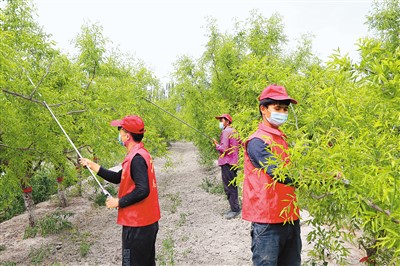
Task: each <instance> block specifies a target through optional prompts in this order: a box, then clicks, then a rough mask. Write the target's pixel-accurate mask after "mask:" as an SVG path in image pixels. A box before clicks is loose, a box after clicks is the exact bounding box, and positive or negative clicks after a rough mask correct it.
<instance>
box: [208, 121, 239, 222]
mask: <svg viewBox="0 0 400 266" xmlns="http://www.w3.org/2000/svg"><path fill="white" fill-rule="evenodd" d="M215 118H216V119H218V120H219V127H220V129H221V130H222V132H221V136H220V142H219V143H218V141H216V140H215V139H214V144H215V149H216V150H217V151H218V152H219V154H220V156H219V158H218V165H219V166H220V167H221V174H222V183H223V184H224V191H225V194H226V196H227V198H228V201H229V205H230V210H229V211H228V212H227V213H226V214H225V218H226V219H232V218H235V217H237V216H238V215H239V214H240V206H239V199H238V189H237V185H236V180H234V179H235V177H236V176H237V163H238V149H239V139H238V135H237V132H236V130H235V129H233V128H232V126H231V124H232V117H231V116H230V115H229V114H222V115H220V116H216V117H215Z"/></svg>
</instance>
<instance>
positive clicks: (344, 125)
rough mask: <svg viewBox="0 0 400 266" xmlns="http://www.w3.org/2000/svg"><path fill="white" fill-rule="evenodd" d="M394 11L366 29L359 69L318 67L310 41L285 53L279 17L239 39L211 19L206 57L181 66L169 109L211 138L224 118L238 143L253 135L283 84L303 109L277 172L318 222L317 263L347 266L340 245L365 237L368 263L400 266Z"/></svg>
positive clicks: (374, 17)
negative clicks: (262, 97) (273, 89)
mask: <svg viewBox="0 0 400 266" xmlns="http://www.w3.org/2000/svg"><path fill="white" fill-rule="evenodd" d="M398 8H399V3H398V1H385V2H384V3H382V2H376V3H375V9H374V11H373V12H372V13H371V14H370V16H369V17H368V21H367V22H368V23H369V25H370V28H371V29H375V30H377V37H376V38H371V37H370V38H365V39H361V40H360V41H359V44H358V47H359V51H360V57H361V59H360V61H359V62H353V61H352V60H351V59H350V58H349V57H347V56H346V55H341V54H340V53H339V52H334V53H333V54H332V56H331V59H330V60H329V61H328V62H326V63H325V64H322V62H321V61H320V60H319V59H318V58H316V57H315V56H314V55H313V53H312V36H309V35H302V36H301V37H300V39H299V42H298V46H297V48H296V49H295V50H294V51H291V52H290V51H288V50H287V49H284V48H285V44H286V41H287V37H286V36H285V34H284V31H283V30H284V27H283V22H282V19H281V18H280V17H279V15H273V16H271V17H270V18H264V17H262V15H260V14H259V13H257V12H252V13H251V15H250V18H249V19H248V20H247V21H246V22H244V23H240V22H239V23H236V25H235V28H234V29H233V32H234V33H233V34H230V33H221V32H220V31H219V30H218V27H217V25H216V22H215V21H213V20H211V21H209V26H208V33H209V35H208V36H209V39H208V43H207V45H206V49H205V51H204V53H203V56H202V57H201V58H200V59H199V60H195V59H193V58H188V57H181V59H180V60H178V62H177V63H176V71H175V74H174V86H173V87H172V89H171V92H170V93H169V103H170V104H173V105H174V106H175V108H174V109H175V110H178V112H177V115H179V116H180V117H181V118H183V119H186V120H187V121H190V122H191V123H192V124H193V125H195V127H196V128H198V129H200V130H201V131H203V132H206V133H207V134H210V135H211V136H213V137H215V138H217V137H218V134H219V133H218V129H217V122H216V120H215V119H214V116H216V115H219V114H221V113H230V114H231V115H232V116H233V126H234V128H236V129H237V130H238V131H239V133H240V135H241V136H242V139H245V138H246V137H247V136H249V135H250V134H251V133H252V132H253V131H254V130H255V129H256V128H257V124H258V123H259V121H260V119H259V118H260V116H259V113H258V105H257V97H258V95H259V94H260V92H261V91H262V89H263V88H264V87H266V85H268V84H270V83H277V84H281V85H284V86H285V87H286V88H287V89H288V90H289V93H290V95H292V96H293V97H294V98H295V99H297V100H298V101H299V103H300V104H299V105H298V106H293V108H291V112H290V119H289V122H288V123H287V124H286V125H285V126H284V128H283V130H284V132H285V133H286V134H287V135H288V137H289V141H290V154H291V158H292V163H291V164H290V166H289V167H287V168H286V169H278V170H277V171H278V172H277V173H278V174H289V175H290V176H292V177H293V178H294V179H295V180H296V182H297V183H298V195H299V199H300V207H301V208H303V209H306V210H308V211H309V212H310V214H311V215H312V217H313V218H312V220H311V221H310V223H312V225H313V226H314V228H315V230H314V231H313V232H311V233H310V235H309V240H310V241H313V242H314V243H315V250H313V252H312V253H313V254H312V255H314V257H315V260H316V261H320V262H322V261H327V260H335V261H336V262H337V263H340V264H344V263H345V262H346V256H347V255H348V251H347V250H346V248H345V247H343V245H342V243H341V242H340V238H342V239H343V238H344V239H353V238H355V236H356V235H359V234H361V235H362V236H361V237H359V238H357V241H358V242H359V243H360V246H362V247H364V249H365V251H366V253H367V256H368V258H367V259H365V260H368V262H370V263H372V264H374V263H375V264H378V265H382V264H396V263H398V262H399V258H400V256H399V255H400V253H399V252H400V242H399V240H400V239H399V236H400V231H399V229H398V228H399V221H400V219H399V218H400V217H399V216H400V209H399V204H400V199H399V196H398V194H399V193H398V186H399V165H400V164H399V158H400V154H399V150H400V143H399V139H400V138H399V137H400V136H399V134H400V131H399V125H400V116H399V113H400V112H399V111H400V110H399V108H400V105H399V104H398V102H399V90H398V88H399V86H400V83H399V70H400V66H399V62H400V61H399V48H398V47H399V45H398V44H396V43H398V32H399V31H398V19H397V17H398V13H399V12H397V11H398ZM188 136H189V138H191V139H193V140H194V142H195V143H196V144H197V145H198V147H199V148H200V151H201V153H202V158H203V159H205V160H206V161H207V160H208V161H212V160H215V158H217V154H216V153H215V151H214V148H213V147H212V145H211V143H210V141H209V140H207V139H206V138H204V137H203V136H201V135H200V134H195V133H194V132H190V133H189V132H188ZM241 164H242V162H241V163H239V167H240V165H241ZM240 178H243V177H242V176H241V177H239V179H240ZM332 254H334V255H332ZM328 256H330V257H329V258H328Z"/></svg>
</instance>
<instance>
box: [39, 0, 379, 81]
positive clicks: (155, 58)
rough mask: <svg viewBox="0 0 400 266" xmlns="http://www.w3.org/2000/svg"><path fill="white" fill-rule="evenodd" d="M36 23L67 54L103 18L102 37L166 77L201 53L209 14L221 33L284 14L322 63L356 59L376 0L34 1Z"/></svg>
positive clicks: (293, 33) (291, 32) (288, 29)
mask: <svg viewBox="0 0 400 266" xmlns="http://www.w3.org/2000/svg"><path fill="white" fill-rule="evenodd" d="M34 2H35V4H36V7H37V9H38V10H37V11H38V16H39V17H38V21H39V23H40V24H41V25H42V26H43V27H44V30H45V32H46V33H49V34H52V35H53V37H52V38H53V40H55V41H56V42H57V47H59V48H60V49H61V50H63V51H64V52H69V53H71V52H72V51H73V46H72V45H71V44H70V42H71V40H72V39H73V38H74V37H76V35H77V34H78V33H79V32H80V28H81V26H82V24H83V23H84V22H88V21H90V22H93V23H94V22H99V23H100V25H102V26H103V28H104V32H103V34H104V36H105V37H107V38H109V39H110V40H111V41H112V42H113V46H119V47H120V50H121V51H123V52H128V53H130V54H132V55H134V56H135V57H136V58H139V59H141V60H143V61H144V62H145V63H146V65H147V66H148V68H149V69H151V70H152V71H154V73H155V74H156V75H157V76H158V77H159V78H160V79H161V80H163V81H167V77H168V76H169V73H170V72H171V71H172V70H173V66H172V64H173V62H175V61H176V60H177V58H178V56H180V55H183V54H186V55H190V56H192V57H194V58H198V57H200V55H201V54H202V52H203V51H204V45H205V44H206V41H207V38H206V36H205V35H206V28H205V26H206V24H207V19H206V18H207V17H213V18H215V19H216V20H217V24H218V26H219V29H220V30H221V31H223V32H225V31H228V32H229V31H231V30H233V23H234V21H235V19H238V20H240V21H245V20H246V19H247V18H248V17H249V15H250V11H251V10H254V9H257V10H259V12H260V13H261V14H262V15H263V16H264V17H267V18H269V17H270V16H271V15H272V14H273V13H279V14H281V15H282V16H283V22H284V25H285V30H284V32H285V34H286V35H287V36H288V37H289V39H290V43H291V44H292V45H295V43H296V40H297V39H298V38H299V37H300V35H301V34H303V33H312V34H314V35H315V38H314V41H313V47H314V52H315V53H316V54H317V55H318V56H319V57H320V58H322V59H323V60H324V61H325V60H326V59H327V57H328V56H329V55H330V54H332V52H333V50H335V49H337V48H340V50H341V52H342V53H343V54H345V53H349V55H350V56H351V57H352V58H356V55H357V52H356V46H355V43H356V41H357V39H359V38H361V37H365V36H366V35H367V29H368V27H367V26H366V25H365V24H364V23H365V21H366V15H367V14H368V13H369V12H370V11H372V0H360V1H352V0H347V1H346V0H343V1H329V0H319V1H302V0H292V1H285V0H281V1H268V0H263V1H251V0H240V1H238V0H237V1H232V0H231V1H227V0H202V1H201V0H180V1H178V0H175V1H172V0H158V1H156V0H34Z"/></svg>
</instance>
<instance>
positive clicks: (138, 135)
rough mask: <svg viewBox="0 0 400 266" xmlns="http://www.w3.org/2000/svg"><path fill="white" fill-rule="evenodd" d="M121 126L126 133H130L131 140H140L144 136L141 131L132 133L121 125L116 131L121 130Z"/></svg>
mask: <svg viewBox="0 0 400 266" xmlns="http://www.w3.org/2000/svg"><path fill="white" fill-rule="evenodd" d="M121 128H122V129H123V130H124V131H125V132H126V133H128V134H129V135H131V136H132V138H133V140H134V141H135V142H141V141H142V139H143V137H144V134H143V133H141V134H135V133H132V132H129V131H127V130H126V129H125V128H123V127H118V131H119V130H121Z"/></svg>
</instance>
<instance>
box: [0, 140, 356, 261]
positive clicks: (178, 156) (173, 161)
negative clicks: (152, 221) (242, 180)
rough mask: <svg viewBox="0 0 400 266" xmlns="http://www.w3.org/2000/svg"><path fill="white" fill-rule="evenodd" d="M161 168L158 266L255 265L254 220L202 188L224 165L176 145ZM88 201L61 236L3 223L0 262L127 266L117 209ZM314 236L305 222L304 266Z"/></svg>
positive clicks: (73, 208) (23, 219)
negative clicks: (229, 214) (201, 160)
mask: <svg viewBox="0 0 400 266" xmlns="http://www.w3.org/2000/svg"><path fill="white" fill-rule="evenodd" d="M154 165H155V170H156V176H157V180H158V186H159V197H160V204H161V210H162V213H161V215H162V218H161V220H160V222H159V225H160V231H159V233H158V237H157V244H156V245H157V263H158V265H251V251H250V243H251V238H250V223H248V222H245V221H243V220H242V219H241V218H240V217H238V218H235V219H232V220H226V219H224V217H223V214H224V213H225V212H226V211H227V210H228V208H229V205H228V202H227V200H226V199H225V197H224V196H223V195H221V194H210V193H208V192H206V191H205V190H204V189H203V188H201V185H202V183H203V182H204V179H214V178H216V179H217V180H220V172H219V168H218V167H217V166H215V167H213V168H212V169H209V170H205V169H204V168H202V167H201V166H200V165H199V164H198V160H197V150H196V148H195V147H194V146H193V145H192V144H191V143H182V142H177V143H173V144H172V147H171V149H170V157H169V159H167V158H156V159H155V160H154ZM116 168H118V167H116ZM88 190H89V189H88ZM89 197H90V193H88V195H84V196H83V197H70V198H69V207H67V208H66V209H64V210H65V211H68V212H71V213H73V216H72V217H71V221H72V222H73V224H74V228H73V229H72V230H69V231H67V232H64V233H61V234H58V235H51V236H48V237H45V238H44V237H35V238H28V239H23V234H24V230H25V226H26V225H27V224H28V217H27V215H26V214H22V215H19V216H17V217H14V218H13V219H11V220H8V221H6V222H3V223H1V224H0V247H3V248H2V249H4V250H2V249H0V265H13V264H10V263H9V262H14V263H16V265H34V264H35V261H36V262H39V263H36V264H39V265H121V255H120V254H121V227H120V226H119V225H117V224H116V223H115V222H116V215H117V213H116V210H108V209H106V208H105V207H96V206H94V204H93V201H91V200H89V199H88V198H89ZM56 208H57V202H56V200H50V201H47V202H43V203H41V204H38V206H37V210H36V213H37V215H38V217H40V216H42V215H44V214H45V213H48V212H51V211H54V210H55V209H56ZM308 231H309V228H307V227H306V226H305V225H304V224H303V225H302V237H303V254H302V257H303V261H305V259H307V255H306V253H307V251H308V250H310V249H312V246H311V245H309V244H307V242H306V240H305V237H306V233H307V232H308ZM88 247H89V248H88ZM87 248H88V249H87ZM86 250H88V252H87V254H86V256H84V255H82V254H83V253H85V251H86ZM352 252H353V253H352V258H351V260H350V261H349V262H348V263H349V264H351V265H357V262H358V259H359V258H361V257H362V256H363V255H362V253H360V252H359V251H357V250H356V249H353V250H352ZM329 265H334V264H329Z"/></svg>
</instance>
